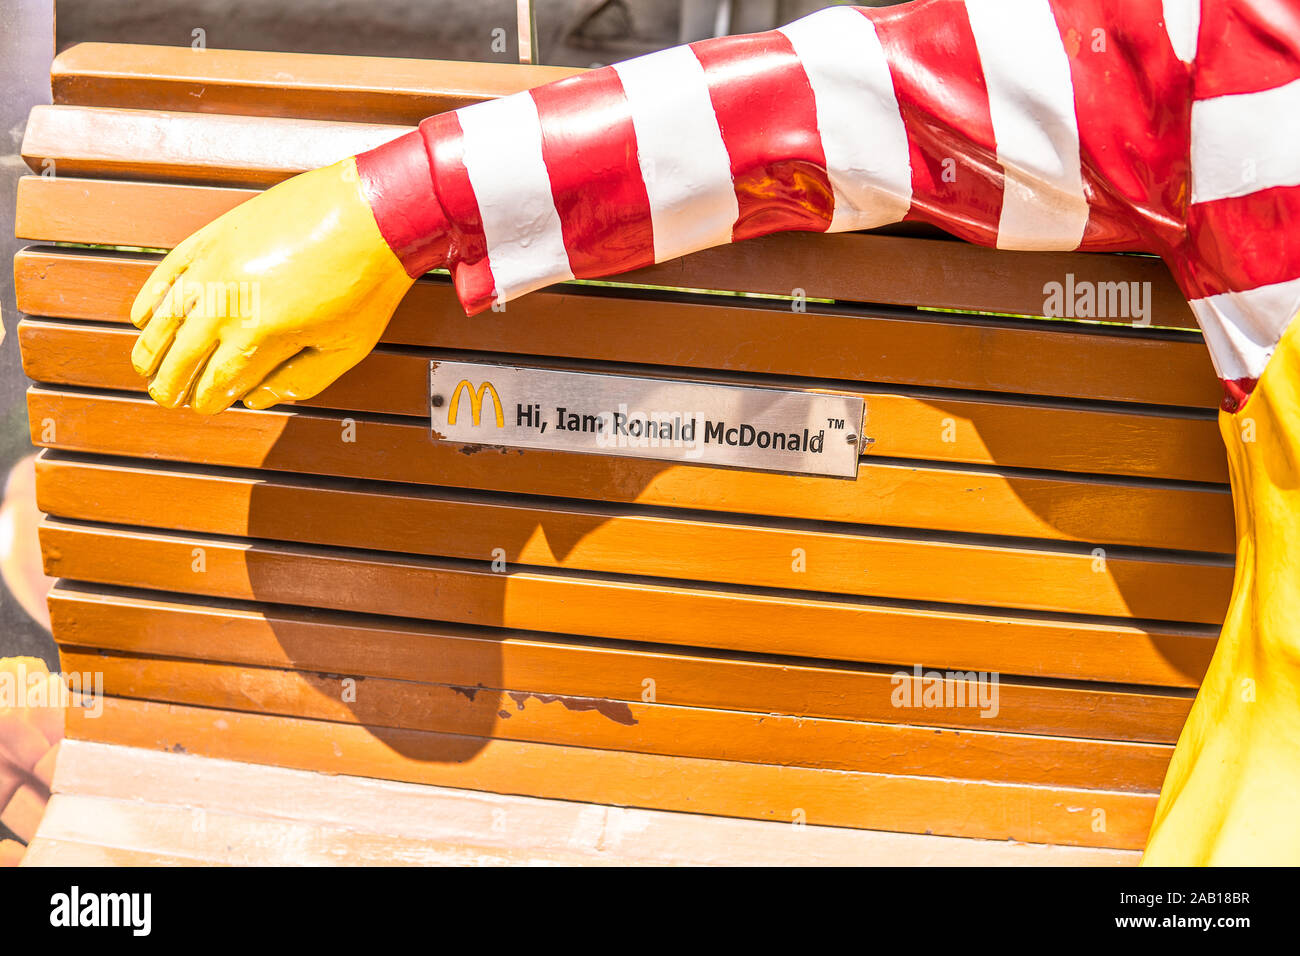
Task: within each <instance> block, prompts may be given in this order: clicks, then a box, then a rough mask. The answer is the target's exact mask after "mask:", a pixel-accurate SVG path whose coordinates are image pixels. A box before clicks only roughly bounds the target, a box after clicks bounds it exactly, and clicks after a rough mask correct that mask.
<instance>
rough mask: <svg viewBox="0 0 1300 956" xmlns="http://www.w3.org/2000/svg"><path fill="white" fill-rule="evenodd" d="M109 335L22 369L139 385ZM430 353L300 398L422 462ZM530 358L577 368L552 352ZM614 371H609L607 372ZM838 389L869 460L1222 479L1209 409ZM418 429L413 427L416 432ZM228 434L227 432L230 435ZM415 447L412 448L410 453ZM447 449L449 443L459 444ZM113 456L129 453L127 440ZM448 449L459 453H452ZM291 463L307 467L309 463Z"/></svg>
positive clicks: (215, 426) (333, 434) (119, 406)
mask: <svg viewBox="0 0 1300 956" xmlns="http://www.w3.org/2000/svg"><path fill="white" fill-rule="evenodd" d="M128 335H129V333H128ZM116 341H117V354H118V359H117V361H116V363H115V364H116V369H117V371H116V372H113V371H109V372H108V373H106V374H103V375H101V373H99V372H97V371H96V369H97V368H98V367H99V365H98V364H97V363H87V362H86V361H85V358H84V356H83V357H82V358H81V359H77V358H67V357H62V358H61V357H59V356H53V357H52V358H51V357H48V353H47V358H46V359H45V362H46V365H45V366H44V367H41V366H38V365H37V364H31V365H29V369H30V372H31V373H33V374H37V375H47V376H51V377H57V376H60V375H72V374H76V375H77V376H78V379H79V381H82V382H88V381H95V382H98V383H101V384H104V385H108V386H110V387H111V386H114V385H116V386H120V387H122V388H127V387H129V386H130V385H131V384H133V383H134V384H135V385H136V387H137V388H138V387H139V383H138V382H135V380H134V378H133V376H134V372H133V371H131V370H130V369H129V364H128V359H127V355H126V354H124V353H125V352H126V351H127V346H128V345H129V340H128V339H126V338H119V339H117V340H116ZM110 354H111V353H110ZM431 357H432V356H431V355H427V354H426V355H419V354H410V353H403V352H394V351H390V350H386V349H379V350H376V351H375V352H372V353H371V354H370V355H368V356H367V357H366V358H365V359H363V360H362V362H361V363H360V364H359V365H358V366H356V367H355V368H353V369H351V370H349V371H348V372H347V373H345V374H344V375H343V376H342V377H341V378H340V379H339V380H338V381H337V382H335V383H334V384H333V385H331V386H330V387H329V388H328V389H326V390H325V391H324V392H322V393H321V394H320V395H318V396H316V397H315V398H313V399H310V400H309V401H306V402H303V403H300V405H301V406H306V407H310V408H321V409H336V410H341V411H344V412H347V413H353V412H360V413H369V414H377V415H385V416H388V415H402V416H405V417H407V418H409V419H411V422H410V423H409V424H406V423H402V422H394V421H392V420H391V419H383V420H376V421H369V420H367V419H365V418H364V417H361V416H357V415H354V414H345V415H340V414H336V415H335V416H334V419H335V421H337V422H341V421H342V420H343V419H344V418H347V419H348V420H349V421H355V422H357V427H358V428H362V427H365V428H366V429H367V430H368V431H370V432H381V431H387V430H389V429H402V428H408V429H410V430H411V432H412V434H411V435H410V436H409V439H408V441H409V440H412V439H413V440H415V441H416V442H418V447H419V451H418V452H417V454H418V456H419V457H420V459H421V460H427V459H428V457H429V456H430V455H437V454H439V452H441V451H443V450H446V449H447V448H449V447H453V446H450V445H449V443H445V442H439V443H437V444H433V443H432V442H431V439H430V437H429V426H428V423H427V417H428V402H429V397H428V396H429V393H428V370H429V361H430V359H431ZM438 357H439V358H443V359H455V358H462V359H465V358H468V359H472V358H475V357H482V358H486V359H488V360H492V359H499V358H500V357H499V356H491V355H488V356H482V355H480V354H479V353H475V354H472V355H466V354H462V353H450V354H449V353H438ZM50 361H53V362H55V363H57V368H59V369H67V370H68V371H67V372H60V371H56V370H55V369H52V368H49V367H48V366H49V362H50ZM105 364H108V363H105ZM540 364H543V365H564V366H565V367H582V366H581V365H574V364H573V363H559V362H556V361H555V360H548V361H545V362H542V363H540ZM606 370H609V369H606ZM614 371H618V370H617V369H614ZM631 371H636V372H640V373H644V374H650V373H653V374H654V375H662V374H664V373H662V372H659V371H657V370H644V369H632V370H631ZM691 378H692V379H693V380H697V381H706V382H707V381H732V382H734V380H733V379H727V378H724V377H719V376H714V375H708V374H704V373H697V374H694V375H692V376H691ZM762 381H763V383H765V384H775V385H796V384H803V385H806V386H808V387H817V386H818V385H820V384H822V383H818V382H815V381H814V382H800V381H798V380H795V381H790V382H785V381H779V380H770V379H768V380H762ZM844 391H846V392H848V393H850V394H860V395H863V396H864V397H865V398H866V401H867V405H866V423H865V433H866V435H867V436H869V437H870V438H872V439H874V441H873V443H872V444H870V445H869V446H868V454H867V460H875V461H885V460H888V459H895V458H899V459H906V460H907V461H908V462H909V463H911V462H913V461H918V460H919V461H932V462H952V463H960V464H972V465H983V466H994V467H998V468H1030V469H1039V470H1045V471H1062V472H1072V471H1079V472H1084V473H1094V472H1095V473H1100V474H1108V475H1124V476H1132V477H1141V478H1158V479H1169V480H1175V481H1196V482H1204V483H1210V484H1226V482H1227V480H1228V466H1227V459H1226V455H1225V453H1224V449H1223V443H1222V438H1221V437H1220V436H1219V432H1218V423H1217V422H1216V421H1215V420H1214V419H1213V418H1211V417H1208V414H1202V413H1188V414H1186V415H1179V414H1173V413H1170V414H1168V415H1155V414H1141V413H1135V412H1131V411H1118V410H1113V409H1109V408H1090V407H1085V406H1073V407H1072V406H1057V405H1039V404H1018V403H1015V402H1011V401H1003V400H994V401H990V400H984V399H971V398H965V397H958V398H946V397H943V398H941V397H931V396H921V395H909V394H902V393H883V392H881V393H877V392H865V391H862V390H860V389H855V388H852V387H848V388H846V389H844ZM102 400H103V401H105V402H108V403H112V404H111V407H112V408H113V409H114V410H115V411H116V412H118V413H130V414H132V415H133V416H134V415H140V416H150V417H152V418H153V419H154V422H153V425H154V426H156V427H158V428H159V429H160V430H165V429H167V428H168V427H170V428H172V429H184V428H186V427H187V426H188V427H191V428H192V427H195V426H198V427H202V428H205V429H209V430H226V431H230V432H233V431H234V430H236V429H239V428H241V427H248V428H257V427H262V428H265V427H266V424H268V423H269V422H270V421H271V420H272V419H257V420H255V419H253V418H250V417H249V416H250V415H251V413H250V412H249V411H248V410H247V409H244V408H243V407H242V406H240V407H234V408H232V409H230V410H229V411H227V412H226V413H224V414H223V415H220V416H216V417H214V418H204V417H202V416H196V415H195V414H194V413H193V412H191V411H190V410H189V409H188V408H183V409H177V410H169V411H172V415H171V417H170V426H169V425H168V424H167V423H166V422H167V421H168V420H167V419H166V418H158V417H157V416H156V415H155V413H154V412H153V411H150V410H148V409H145V408H143V407H132V406H131V405H130V404H128V403H130V402H132V401H135V402H142V400H140V399H132V398H128V397H125V396H117V395H115V396H111V397H110V396H105V397H104V398H103V399H102ZM151 404H152V403H151ZM155 408H156V406H155ZM288 408H289V406H288V405H285V406H281V409H280V410H276V411H270V412H269V413H268V414H270V415H272V416H277V415H278V416H281V418H280V421H283V422H285V423H286V424H285V425H284V426H283V430H284V431H293V430H296V429H299V428H301V429H304V430H311V429H313V428H317V427H319V426H313V425H308V424H307V423H306V422H305V421H302V420H303V419H305V418H306V416H296V417H294V416H290V415H288V414H287V409H288ZM159 410H162V409H159ZM164 411H167V410H164ZM290 418H293V420H294V425H293V426H292V428H291V427H290V426H289V425H288V424H287V422H288V421H289V420H290ZM313 418H316V416H313ZM325 418H326V416H321V417H319V418H318V421H324V420H325ZM363 421H364V422H365V425H364V426H363V425H362V422H363ZM259 423H260V424H259ZM340 428H341V426H335V427H333V428H332V429H330V434H329V436H328V441H329V442H331V443H332V444H337V436H338V435H339V430H340ZM304 433H305V432H304ZM416 433H418V435H419V437H418V438H416ZM398 436H399V433H398V432H392V433H391V437H392V438H393V439H395V440H400V439H399V438H398ZM151 437H152V436H151ZM230 437H231V438H232V439H233V437H234V436H233V434H232V435H231V436H230ZM286 437H287V436H286ZM414 447H415V446H412V450H414ZM454 447H456V448H457V449H459V448H461V447H463V446H454ZM472 447H474V449H475V450H477V451H487V453H488V454H487V456H488V457H490V456H491V455H495V454H501V452H499V451H491V450H489V449H485V448H484V447H483V446H472ZM123 453H126V454H129V452H126V451H125V449H123ZM457 453H458V454H459V453H460V452H459V450H458V451H457ZM512 454H513V453H512ZM528 454H530V455H532V454H535V453H533V452H529V453H528ZM328 457H336V456H322V460H324V459H325V458H328ZM353 457H355V456H353ZM551 457H554V458H557V459H559V458H568V459H570V460H573V459H575V458H576V459H580V460H581V467H582V469H584V470H585V469H590V468H599V467H600V465H599V464H598V462H601V461H603V462H605V463H606V464H608V462H610V461H615V462H617V463H618V467H619V468H620V470H621V473H622V474H625V475H626V474H631V473H635V468H636V466H635V465H634V464H633V463H632V462H629V461H627V460H625V459H617V458H613V457H609V456H591V455H574V454H567V455H559V454H558V453H556V454H554V455H552V456H551ZM214 463H216V462H215V461H214ZM259 463H260V462H259ZM643 467H648V468H651V469H653V471H654V472H656V473H657V472H660V471H663V470H665V469H667V468H670V467H672V466H671V465H669V464H668V463H665V462H651V463H649V464H648V465H644V466H643ZM293 470H308V471H312V470H317V469H315V468H312V467H307V468H305V469H296V468H295V469H293ZM629 470H630V471H629ZM408 480H409V479H408ZM417 480H418V479H417Z"/></svg>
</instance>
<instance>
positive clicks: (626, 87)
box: [614, 46, 740, 262]
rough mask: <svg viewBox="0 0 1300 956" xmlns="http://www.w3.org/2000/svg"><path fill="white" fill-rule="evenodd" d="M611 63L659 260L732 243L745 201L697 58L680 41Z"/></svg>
mask: <svg viewBox="0 0 1300 956" xmlns="http://www.w3.org/2000/svg"><path fill="white" fill-rule="evenodd" d="M614 69H615V71H617V73H618V78H619V80H620V81H621V82H622V84H623V92H624V94H625V95H626V96H627V101H628V106H629V107H630V109H631V112H632V126H633V128H634V129H635V130H636V143H637V154H638V159H639V160H640V163H641V178H642V180H643V181H644V182H645V188H646V194H647V195H648V197H649V199H650V221H651V224H652V227H653V229H654V243H655V261H656V262H663V261H664V260H665V259H675V258H676V257H677V256H682V255H685V254H686V253H688V252H695V251H696V250H699V249H707V248H709V247H710V246H717V245H722V244H723V243H728V242H730V241H731V229H732V227H733V226H734V225H735V224H736V219H737V217H738V216H739V215H740V207H739V206H738V205H737V202H736V188H735V186H734V185H733V183H732V181H731V159H730V157H729V156H728V155H727V147H726V145H725V144H724V143H723V141H722V132H721V131H720V130H719V129H718V118H717V116H716V115H715V114H714V112H713V101H712V100H710V99H709V87H708V84H707V82H706V81H705V77H704V67H703V66H701V65H700V61H699V60H698V59H697V58H696V56H695V54H694V53H693V52H691V50H690V48H689V47H684V46H681V47H672V48H671V49H668V50H661V51H659V52H658V53H651V54H649V55H647V56H641V57H637V58H636V59H634V60H628V61H626V62H624V63H616V64H615V65H614Z"/></svg>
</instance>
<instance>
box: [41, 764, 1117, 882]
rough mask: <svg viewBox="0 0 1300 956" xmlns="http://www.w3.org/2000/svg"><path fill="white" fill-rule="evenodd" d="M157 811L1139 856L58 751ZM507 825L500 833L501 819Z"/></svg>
mask: <svg viewBox="0 0 1300 956" xmlns="http://www.w3.org/2000/svg"><path fill="white" fill-rule="evenodd" d="M141 780H147V781H149V796H150V799H151V800H153V801H159V802H164V803H165V805H169V806H179V807H188V808H195V809H198V808H202V809H203V810H210V811H216V812H218V813H234V814H238V815H241V816H252V817H260V818H263V819H266V818H277V817H281V816H283V813H284V808H285V807H286V806H290V807H293V811H294V819H295V820H300V821H306V822H314V823H319V824H322V825H324V826H346V827H347V828H349V829H352V830H361V831H364V832H369V833H381V834H394V835H401V836H404V837H410V838H414V839H421V840H436V841H449V842H454V843H469V844H471V845H475V846H480V847H483V848H485V849H501V850H525V851H543V852H549V851H551V850H553V849H555V848H558V847H563V848H564V849H565V850H568V851H572V852H581V853H585V854H589V855H590V856H591V857H592V858H593V859H597V860H599V859H606V860H614V861H617V862H620V863H635V862H651V863H658V864H660V865H663V864H695V865H701V864H703V865H714V866H718V865H730V866H737V865H779V866H791V865H793V866H813V865H861V864H868V863H870V864H884V863H891V864H897V865H900V866H957V865H961V864H975V865H985V866H988V865H994V864H1004V865H1015V864H1020V865H1031V864H1032V865H1041V866H1051V865H1082V866H1088V865H1109V866H1115V865H1126V864H1132V863H1136V862H1137V854H1136V853H1133V852H1131V851H1122V850H1098V849H1088V848H1081V847H1060V846H1050V845H1046V844H1025V843H1007V842H994V841H990V840H971V839H964V838H959V837H939V836H924V835H920V834H898V833H886V832H884V831H868V830H850V829H846V828H843V827H819V826H802V827H792V826H790V825H789V824H787V823H771V822H763V821H759V820H741V819H736V818H728V817H709V816H702V815H698V814H690V813H671V812H665V811H660V810H634V809H627V808H612V807H601V806H595V805H592V804H583V803H572V802H568V801H562V800H541V799H538V798H535V797H517V796H502V795H499V794H490V793H478V792H475V791H473V790H452V789H448V788H445V787H431V786H427V785H421V784H408V783H396V782H393V781H387V780H368V779H365V778H363V777H348V776H338V775H330V774H323V773H317V772H313V771H303V770H289V769H286V768H284V767H267V766H258V765H256V764H247V763H237V762H234V761H229V760H218V759H214V758H211V757H198V756H192V755H190V754H178V753H170V752H157V751H150V750H142V749H139V748H135V747H121V746H117V745H114V744H94V743H88V742H86V741H81V740H73V741H68V742H66V743H65V744H64V745H63V750H62V753H61V757H60V760H59V769H58V774H57V779H56V781H55V784H56V787H58V788H59V789H60V792H65V793H71V794H76V795H79V796H89V797H98V798H106V799H115V800H136V799H138V797H139V793H138V786H139V781H141ZM503 819H504V820H506V821H508V825H507V826H504V827H503V826H501V825H500V824H501V822H502V820H503Z"/></svg>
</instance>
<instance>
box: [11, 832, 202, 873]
mask: <svg viewBox="0 0 1300 956" xmlns="http://www.w3.org/2000/svg"><path fill="white" fill-rule="evenodd" d="M195 863H196V861H195V860H194V859H192V858H190V857H185V856H178V855H177V854H175V853H158V852H153V851H149V850H128V849H123V848H122V847H117V846H104V845H102V844H99V843H83V842H79V841H77V840H61V839H55V838H54V837H42V836H37V837H36V839H35V840H33V841H32V842H31V843H30V844H28V847H27V853H26V854H25V855H24V856H23V862H22V863H21V865H22V866H57V867H75V868H77V869H84V868H88V867H101V866H104V867H123V866H194V865H195ZM207 865H211V864H207Z"/></svg>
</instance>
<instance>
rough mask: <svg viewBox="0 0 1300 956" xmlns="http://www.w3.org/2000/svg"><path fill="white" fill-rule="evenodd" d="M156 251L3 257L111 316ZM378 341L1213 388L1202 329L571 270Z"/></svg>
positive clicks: (983, 382) (1139, 393)
mask: <svg viewBox="0 0 1300 956" xmlns="http://www.w3.org/2000/svg"><path fill="white" fill-rule="evenodd" d="M157 261H158V260H157V258H155V257H152V256H140V255H130V254H125V253H78V252H75V251H70V250H69V251H59V252H56V251H53V250H49V249H40V248H29V249H26V250H24V251H22V252H19V253H18V255H16V256H15V257H14V283H15V294H16V296H17V299H18V308H19V309H20V310H22V311H23V312H27V313H30V314H32V315H42V316H52V317H55V318H68V319H86V320H93V321H102V322H115V323H123V324H125V323H127V322H128V321H129V320H128V316H129V315H130V310H131V302H132V301H133V300H134V298H135V295H136V293H137V292H138V291H139V289H140V287H141V286H142V285H143V284H144V282H145V280H146V279H147V278H148V276H149V273H150V272H151V271H152V269H153V267H154V266H155V265H156V264H157ZM591 293H597V294H591ZM382 341H383V342H385V343H388V344H395V345H418V346H428V347H437V348H445V349H456V350H465V351H485V352H492V351H509V352H513V353H518V354H525V355H542V356H554V357H567V358H573V359H593V360H597V361H610V362H630V363H637V364H644V365H671V366H686V367H689V368H702V369H731V370H734V371H738V372H753V373H761V374H773V375H789V376H802V377H808V378H823V379H838V380H842V381H861V382H878V383H883V384H897V385H920V386H926V387H934V388H955V389H967V390H976V391H987V392H1012V393H1016V394H1027V395H1051V396H1060V397H1064V398H1081V399H1093V400H1099V401H1117V402H1138V403H1144V404H1152V405H1182V406H1191V407H1196V408H1211V409H1217V408H1218V406H1219V402H1220V401H1221V399H1222V394H1223V389H1222V387H1221V386H1220V384H1219V381H1218V379H1217V378H1215V375H1214V369H1213V367H1212V366H1211V365H1210V360H1209V353H1208V352H1207V351H1206V349H1205V345H1204V343H1203V342H1202V341H1201V339H1200V337H1199V336H1197V335H1193V334H1191V333H1179V332H1170V331H1140V330H1127V329H1116V328H1115V327H1110V326H1108V327H1100V326H1096V327H1090V326H1080V325H1079V324H1078V323H1063V322H1029V321H1016V320H1009V319H997V318H993V317H981V316H974V315H962V314H940V313H933V312H921V311H904V310H902V309H892V310H888V309H866V308H852V307H849V306H843V305H841V306H826V305H822V304H818V303H809V304H808V305H807V311H806V312H793V311H791V310H790V308H789V307H788V305H785V304H783V303H774V302H763V301H762V300H755V299H743V300H739V301H737V300H734V299H728V298H726V297H717V296H713V297H703V298H701V297H698V296H676V297H671V298H670V297H667V296H658V297H654V296H650V295H648V294H646V293H639V294H638V293H637V292H636V291H635V290H618V289H609V288H604V289H584V288H582V287H579V286H572V285H569V286H561V287H557V288H555V289H552V290H542V291H539V292H535V293H532V294H530V295H528V296H525V297H524V298H522V299H519V300H517V301H515V302H512V303H510V307H509V311H508V312H485V313H483V314H482V315H477V316H474V318H472V319H469V318H466V317H465V315H464V313H463V312H462V311H461V310H460V306H459V304H458V303H457V302H456V299H455V294H454V293H453V292H452V289H451V285H450V284H449V283H448V282H447V281H445V280H444V279H439V278H435V277H427V278H425V279H423V280H421V281H420V282H417V283H416V285H415V287H414V288H413V289H412V290H411V292H410V294H408V295H407V297H406V299H405V300H404V301H403V302H402V304H401V305H400V306H399V307H398V309H397V312H396V313H395V314H394V316H393V319H392V321H391V322H390V323H389V324H388V328H387V329H385V330H384V336H383V339H382ZM936 356H942V357H943V358H942V361H936V360H935V357H936Z"/></svg>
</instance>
